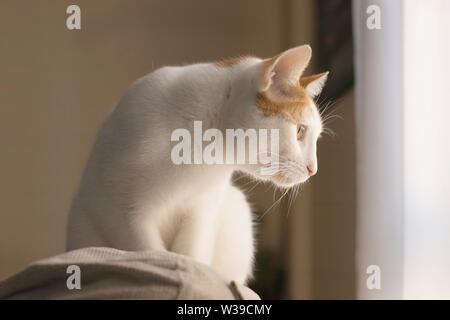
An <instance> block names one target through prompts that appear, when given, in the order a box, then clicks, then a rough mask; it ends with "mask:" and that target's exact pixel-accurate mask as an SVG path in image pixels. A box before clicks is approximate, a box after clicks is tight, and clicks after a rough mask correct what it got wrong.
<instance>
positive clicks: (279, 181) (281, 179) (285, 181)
mask: <svg viewBox="0 0 450 320" xmlns="http://www.w3.org/2000/svg"><path fill="white" fill-rule="evenodd" d="M271 180H272V182H273V183H274V184H276V185H277V186H278V187H282V188H291V187H293V186H295V185H297V184H300V183H303V182H305V181H307V180H308V177H306V178H301V179H292V178H288V177H285V176H284V175H282V174H280V173H277V174H275V175H273V176H272V177H271Z"/></svg>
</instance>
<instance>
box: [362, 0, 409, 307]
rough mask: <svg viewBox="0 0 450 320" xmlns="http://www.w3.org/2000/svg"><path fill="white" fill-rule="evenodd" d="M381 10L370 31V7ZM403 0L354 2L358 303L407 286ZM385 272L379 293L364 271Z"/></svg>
mask: <svg viewBox="0 0 450 320" xmlns="http://www.w3.org/2000/svg"><path fill="white" fill-rule="evenodd" d="M370 5H377V6H378V7H379V8H380V9H381V29H379V30H377V29H375V30H369V29H368V28H367V26H366V20H367V17H368V16H369V15H368V14H367V13H366V10H367V8H368V6H370ZM402 13H403V1H392V0H370V1H367V0H354V1H353V22H354V27H353V28H354V35H355V45H356V52H355V63H356V85H355V89H356V106H355V113H356V114H355V117H356V132H357V137H356V139H357V239H356V240H357V241H356V242H357V252H356V256H357V257H356V263H357V271H358V281H357V283H358V287H357V289H358V298H360V299H391V298H401V297H402V286H403V284H402V281H403V276H402V275H403V273H402V269H403V94H402V92H403V68H402V66H403V46H402V44H403V35H402V28H403V16H402ZM370 265H377V266H379V267H380V269H381V289H380V290H376V289H374V290H369V289H368V288H367V287H366V280H367V278H368V275H367V274H366V269H367V267H368V266H370Z"/></svg>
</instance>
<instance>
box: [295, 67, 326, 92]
mask: <svg viewBox="0 0 450 320" xmlns="http://www.w3.org/2000/svg"><path fill="white" fill-rule="evenodd" d="M328 73H329V72H328V71H327V72H323V73H319V74H315V75H313V76H309V77H304V78H301V79H300V85H301V86H302V87H303V88H305V90H306V92H308V94H309V95H310V96H311V97H315V96H318V95H319V94H320V93H321V92H322V89H323V87H324V85H325V82H326V81H327V78H328Z"/></svg>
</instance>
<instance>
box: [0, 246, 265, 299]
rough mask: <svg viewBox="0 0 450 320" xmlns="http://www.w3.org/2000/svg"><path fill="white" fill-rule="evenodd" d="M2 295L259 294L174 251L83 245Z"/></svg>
mask: <svg viewBox="0 0 450 320" xmlns="http://www.w3.org/2000/svg"><path fill="white" fill-rule="evenodd" d="M0 299H259V297H258V295H257V294H256V293H255V292H253V291H252V290H250V289H249V288H247V287H245V286H242V285H238V284H236V283H234V282H231V283H227V282H226V281H225V280H224V279H223V278H222V277H220V276H219V275H218V274H217V273H216V272H215V271H214V270H212V269H211V268H209V267H208V266H206V265H204V264H201V263H199V262H196V261H194V260H193V259H191V258H188V257H185V256H182V255H178V254H175V253H171V252H159V251H158V252H157V251H152V252H127V251H121V250H117V249H112V248H95V247H91V248H83V249H79V250H74V251H71V252H67V253H64V254H61V255H58V256H54V257H51V258H47V259H43V260H39V261H36V262H34V263H32V264H31V265H29V266H28V267H27V268H25V269H24V270H23V271H21V272H19V273H17V274H15V275H13V276H11V277H9V278H7V279H5V280H3V281H1V282H0Z"/></svg>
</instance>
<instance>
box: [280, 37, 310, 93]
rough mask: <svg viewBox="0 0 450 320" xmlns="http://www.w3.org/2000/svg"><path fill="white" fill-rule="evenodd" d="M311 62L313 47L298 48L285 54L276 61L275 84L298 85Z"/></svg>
mask: <svg viewBox="0 0 450 320" xmlns="http://www.w3.org/2000/svg"><path fill="white" fill-rule="evenodd" d="M310 60H311V47H310V46H308V45H304V46H300V47H296V48H292V49H289V50H287V51H285V52H283V53H282V54H281V55H279V56H278V58H277V59H276V60H275V63H274V67H273V71H274V72H275V75H274V76H273V82H275V83H279V84H282V85H283V86H284V85H286V84H287V85H296V84H297V82H298V81H299V79H300V77H301V75H302V73H303V71H305V69H306V67H307V66H308V63H309V61H310Z"/></svg>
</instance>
